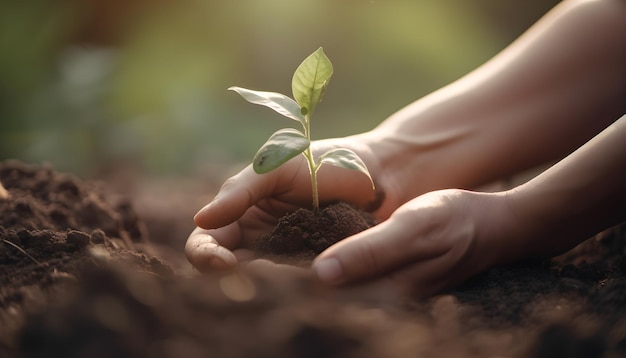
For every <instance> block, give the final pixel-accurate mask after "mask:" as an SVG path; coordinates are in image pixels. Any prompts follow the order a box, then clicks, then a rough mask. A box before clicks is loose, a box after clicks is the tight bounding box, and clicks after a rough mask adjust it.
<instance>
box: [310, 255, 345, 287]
mask: <svg viewBox="0 0 626 358" xmlns="http://www.w3.org/2000/svg"><path fill="white" fill-rule="evenodd" d="M313 272H315V275H316V276H317V278H318V279H319V280H320V281H322V282H324V283H327V284H340V283H341V282H343V277H344V273H343V268H342V266H341V263H340V262H339V260H338V259H337V258H336V257H332V256H331V257H323V258H320V259H319V260H315V261H314V262H313Z"/></svg>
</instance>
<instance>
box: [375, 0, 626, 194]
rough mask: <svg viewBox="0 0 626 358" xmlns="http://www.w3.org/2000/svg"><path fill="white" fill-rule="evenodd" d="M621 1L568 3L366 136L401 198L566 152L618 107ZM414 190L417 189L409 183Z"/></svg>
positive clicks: (624, 78) (622, 79)
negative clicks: (402, 191) (401, 191)
mask: <svg viewBox="0 0 626 358" xmlns="http://www.w3.org/2000/svg"><path fill="white" fill-rule="evenodd" d="M625 18H626V3H624V2H623V1H619V0H604V1H585V2H582V1H575V2H574V1H567V2H564V3H562V4H561V5H559V6H558V7H556V8H555V9H554V10H553V11H551V12H550V13H549V14H548V15H546V17H544V18H543V19H542V20H541V21H539V22H538V23H537V24H536V25H535V26H533V27H532V28H531V29H530V30H529V31H527V33H525V34H524V35H523V36H522V37H521V38H520V39H518V40H517V41H516V42H514V43H513V44H512V45H511V46H509V47H508V48H507V49H505V50H504V51H503V52H502V53H500V54H499V55H498V56H496V57H495V58H494V59H492V60H491V61H489V62H488V63H486V64H485V65H483V66H482V67H480V68H478V69H477V70H475V71H473V72H472V73H470V74H468V75H467V76H465V77H463V78H461V79H460V80H458V81H456V82H454V83H452V84H451V85H449V86H447V87H445V88H443V89H441V90H439V91H437V92H434V93H433V94H431V95H429V96H427V97H425V98H423V99H420V100H418V101H416V102H415V103H413V104H411V105H409V106H408V107H406V108H404V109H402V110H401V111H399V112H398V113H396V114H394V115H393V116H391V117H390V118H388V119H387V120H386V121H385V122H383V123H382V124H381V125H380V126H379V127H378V128H376V129H375V130H373V131H372V132H371V133H370V138H371V141H372V148H373V150H374V151H376V152H377V153H380V156H381V159H380V161H381V162H382V163H384V167H385V170H387V171H393V172H395V173H398V178H399V179H398V182H397V183H394V185H398V186H400V187H403V188H404V189H405V190H406V191H405V192H406V194H407V196H406V198H405V199H406V200H408V199H410V198H412V197H414V196H416V195H418V194H421V193H422V192H424V191H428V190H433V189H440V188H446V187H461V188H470V187H475V186H477V185H481V184H484V183H487V182H489V181H492V180H495V179H498V178H501V177H503V176H507V175H510V174H513V173H516V172H518V171H520V170H523V169H526V168H529V167H532V166H534V165H537V164H540V163H545V162H547V161H551V160H555V159H558V158H562V157H563V156H564V155H566V154H567V153H570V152H571V151H572V150H573V149H575V148H577V147H578V146H579V145H581V144H582V143H584V142H585V141H587V140H588V139H589V138H591V137H593V136H594V135H595V134H597V133H599V132H600V131H601V130H602V129H603V128H605V127H606V126H607V125H609V124H610V123H611V122H612V121H614V120H615V119H616V118H618V117H619V115H620V114H622V113H623V112H624V108H625V105H626V103H625V102H626V101H625V98H626V67H625V65H624V64H625V63H626V21H624V19H625ZM415 183H419V184H418V185H416V184H415Z"/></svg>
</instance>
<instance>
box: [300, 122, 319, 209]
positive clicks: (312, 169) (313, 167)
mask: <svg viewBox="0 0 626 358" xmlns="http://www.w3.org/2000/svg"><path fill="white" fill-rule="evenodd" d="M310 118H311V117H310V114H306V115H305V116H304V135H305V136H306V138H307V139H308V140H309V142H311V124H310V123H311V122H310ZM302 154H303V155H304V157H305V158H306V161H307V164H308V165H309V174H310V175H311V193H312V197H313V211H315V212H317V211H319V209H320V199H319V194H318V191H317V164H316V163H315V158H314V157H313V151H311V147H310V146H309V147H308V148H307V149H306V150H305V151H304V152H303V153H302Z"/></svg>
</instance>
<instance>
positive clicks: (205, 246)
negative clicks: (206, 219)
mask: <svg viewBox="0 0 626 358" xmlns="http://www.w3.org/2000/svg"><path fill="white" fill-rule="evenodd" d="M185 255H186V256H187V259H188V260H189V262H190V263H191V264H192V265H193V266H194V267H195V268H196V269H198V271H200V272H208V271H212V270H225V269H229V268H232V267H233V266H235V265H236V264H237V258H236V257H235V255H234V254H233V253H232V252H231V251H230V250H228V249H227V248H226V247H224V246H222V245H220V243H219V242H218V241H217V240H216V239H215V238H214V237H213V236H211V235H210V234H209V231H207V230H203V229H200V228H196V230H194V231H193V232H192V233H191V235H190V236H189V239H187V243H186V244H185Z"/></svg>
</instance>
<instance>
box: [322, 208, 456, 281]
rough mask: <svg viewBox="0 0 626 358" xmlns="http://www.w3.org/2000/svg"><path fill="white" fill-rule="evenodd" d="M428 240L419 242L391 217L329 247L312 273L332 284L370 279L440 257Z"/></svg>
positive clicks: (436, 247) (439, 249)
mask: <svg viewBox="0 0 626 358" xmlns="http://www.w3.org/2000/svg"><path fill="white" fill-rule="evenodd" d="M417 236H419V235H417ZM429 241H430V240H420V238H419V237H416V234H415V232H414V231H410V230H407V228H406V226H405V225H402V224H400V223H399V222H397V220H394V217H393V216H392V217H391V218H390V219H388V220H387V221H384V222H382V223H380V224H378V225H377V226H374V227H372V228H370V229H368V230H365V231H362V232H360V233H358V234H356V235H354V236H351V237H349V238H346V239H344V240H342V241H341V242H339V243H337V244H335V245H333V246H331V247H330V248H328V249H327V250H326V251H324V252H323V253H322V254H320V255H319V256H318V257H317V258H316V259H315V260H314V261H313V271H314V272H315V274H316V276H317V277H318V278H319V279H320V280H321V281H322V282H325V283H328V284H332V285H339V284H343V283H349V282H355V281H362V280H366V279H371V278H374V277H377V276H381V275H383V274H386V273H389V272H391V271H393V270H396V269H399V268H401V267H403V266H406V265H408V264H410V263H412V262H415V261H420V260H428V259H430V258H433V257H436V256H439V255H441V254H442V250H443V248H441V247H439V246H438V245H431V244H430V243H429ZM443 251H445V250H443Z"/></svg>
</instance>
